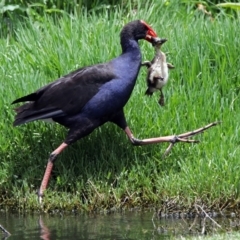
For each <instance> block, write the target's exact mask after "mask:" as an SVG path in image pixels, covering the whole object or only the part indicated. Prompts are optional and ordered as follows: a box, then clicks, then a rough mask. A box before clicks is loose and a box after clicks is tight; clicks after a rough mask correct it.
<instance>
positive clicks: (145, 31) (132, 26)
mask: <svg viewBox="0 0 240 240" xmlns="http://www.w3.org/2000/svg"><path fill="white" fill-rule="evenodd" d="M156 37H157V34H156V32H155V31H154V30H153V29H152V27H151V26H150V25H148V24H147V23H146V22H145V21H143V20H135V21H132V22H130V23H128V24H127V25H125V26H124V27H123V29H122V31H121V39H125V38H128V39H134V40H136V41H138V40H140V39H145V40H147V41H149V42H152V38H156Z"/></svg>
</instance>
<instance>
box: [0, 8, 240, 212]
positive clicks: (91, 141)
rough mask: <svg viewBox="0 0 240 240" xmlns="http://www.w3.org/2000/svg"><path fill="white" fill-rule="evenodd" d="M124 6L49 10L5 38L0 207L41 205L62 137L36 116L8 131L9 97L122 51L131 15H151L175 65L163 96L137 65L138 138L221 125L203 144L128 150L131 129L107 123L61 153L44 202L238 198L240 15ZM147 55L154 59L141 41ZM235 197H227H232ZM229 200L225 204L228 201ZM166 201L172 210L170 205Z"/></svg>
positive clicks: (133, 103)
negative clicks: (149, 89) (51, 13)
mask: <svg viewBox="0 0 240 240" xmlns="http://www.w3.org/2000/svg"><path fill="white" fill-rule="evenodd" d="M146 9H147V10H145V9H134V10H132V11H129V13H128V14H125V13H124V12H123V11H121V9H115V11H108V10H103V11H102V12H101V13H98V14H94V12H92V14H91V15H87V14H86V13H84V14H79V15H77V14H75V15H71V16H69V15H67V14H66V15H63V16H62V17H61V18H60V19H58V20H56V19H54V18H51V17H48V16H45V17H43V18H42V19H41V21H31V20H29V21H28V20H27V21H26V22H24V23H17V28H16V32H15V33H9V34H8V36H7V37H5V38H1V39H0V62H1V64H0V76H1V85H0V94H1V97H2V100H1V101H0V109H1V119H0V130H1V137H0V159H1V162H0V191H1V195H0V196H1V205H2V206H10V207H14V208H25V209H36V208H37V207H38V204H37V200H36V195H35V191H36V189H37V188H38V187H39V184H40V181H41V178H42V175H43V172H44V167H45V165H46V161H47V158H48V155H49V153H51V151H52V150H53V149H55V148H56V147H57V146H58V145H59V144H60V143H61V142H62V141H63V140H64V137H65V134H66V130H65V129H64V128H62V127H61V126H58V125H51V124H48V123H43V122H34V123H29V124H27V125H23V126H20V127H17V128H13V127H12V122H13V118H14V111H13V107H12V106H11V105H10V103H11V102H12V101H13V100H14V99H16V98H18V97H20V96H23V95H25V94H27V93H31V92H32V91H35V90H36V89H37V88H39V87H41V86H43V85H45V84H47V83H49V82H51V81H52V80H53V79H56V78H58V77H60V76H61V75H64V74H66V73H68V72H69V71H71V70H74V69H76V68H78V67H80V66H85V65H90V64H94V63H99V62H105V61H108V60H110V59H112V58H113V57H115V56H117V55H119V54H120V52H121V48H120V45H119V32H120V30H121V28H122V27H123V25H124V24H125V23H127V22H129V21H131V20H133V19H138V18H140V19H144V20H145V21H147V22H148V23H150V24H151V25H152V26H153V27H154V29H155V30H156V31H157V33H158V34H159V36H161V37H166V38H168V39H169V41H168V42H167V43H166V44H165V45H164V47H163V51H165V52H168V60H169V62H171V63H173V64H174V66H175V70H172V71H171V75H170V81H169V84H168V85H167V86H166V87H165V89H164V92H165V97H166V106H164V107H159V105H158V103H157V101H158V98H159V94H155V95H154V96H153V97H152V98H148V97H146V96H144V92H145V90H146V84H145V76H146V70H145V69H142V70H141V72H140V74H139V77H138V81H137V84H136V86H135V89H134V92H133V94H132V96H131V99H130V101H129V102H128V104H127V106H126V107H125V113H126V117H127V120H128V123H129V126H130V128H131V129H132V131H133V132H134V134H135V136H136V137H138V138H147V137H154V136H164V135H169V134H178V133H182V132H185V131H188V130H193V129H195V128H198V127H200V126H204V125H205V124H207V123H210V122H212V121H215V120H221V121H222V124H221V125H220V126H217V127H215V128H212V129H210V130H208V131H207V132H205V133H204V134H203V135H201V136H198V137H197V139H199V140H201V143H200V144H196V145H192V144H181V143H179V144H177V145H176V146H175V147H174V148H173V150H172V151H171V153H170V155H169V156H168V157H167V158H165V159H163V158H162V154H163V152H164V150H165V148H166V147H167V145H165V144H162V145H159V144H158V145H154V146H146V147H133V146H131V144H130V143H129V142H128V140H127V138H126V136H125V134H124V133H123V132H122V131H121V130H120V129H118V128H116V127H115V126H113V125H111V124H106V125H104V126H102V127H101V128H99V129H98V130H96V131H95V132H94V133H92V134H91V135H90V136H88V137H86V138H84V139H82V140H81V141H79V142H78V143H76V144H74V145H73V146H71V147H69V149H67V150H66V151H65V152H64V153H63V154H62V155H61V156H60V157H59V159H58V160H57V162H56V165H55V168H54V172H53V177H52V179H51V182H50V185H49V190H48V191H47V192H46V197H45V208H46V209H55V208H66V209H72V208H77V209H86V210H94V209H110V208H113V207H114V208H120V207H135V206H149V205H155V206H157V207H158V208H162V207H163V205H165V207H166V208H168V207H169V206H167V205H166V203H171V204H172V205H174V207H177V206H178V207H179V208H182V209H186V208H190V207H191V206H192V205H193V203H194V202H196V201H198V203H199V202H204V203H205V204H206V205H207V206H208V207H210V206H212V207H213V208H217V209H219V208H221V207H222V208H225V207H226V208H231V207H234V206H237V205H236V204H237V203H238V202H239V200H238V199H239V190H240V185H239V178H240V175H239V167H240V165H239V156H240V149H239V140H240V139H239V128H240V123H239V121H238V120H239V119H240V100H239V90H240V84H239V74H240V70H239V66H240V57H239V56H240V50H239V47H238V44H239V39H238V37H237V34H236V33H237V32H238V28H239V19H231V18H227V17H222V18H221V17H219V18H216V19H215V20H214V21H211V20H210V19H208V18H205V17H204V16H202V15H201V14H196V13H194V12H193V13H191V14H190V13H189V14H188V15H187V14H185V13H184V12H180V11H179V10H178V8H177V6H176V7H172V8H170V7H167V6H165V5H164V6H156V5H149V6H146ZM140 44H141V49H142V53H143V59H144V60H145V59H151V58H152V57H153V49H152V47H151V45H150V44H148V43H146V42H143V41H142V42H141V43H140ZM230 200H231V201H230ZM224 204H225V205H226V206H224ZM172 205H171V206H172Z"/></svg>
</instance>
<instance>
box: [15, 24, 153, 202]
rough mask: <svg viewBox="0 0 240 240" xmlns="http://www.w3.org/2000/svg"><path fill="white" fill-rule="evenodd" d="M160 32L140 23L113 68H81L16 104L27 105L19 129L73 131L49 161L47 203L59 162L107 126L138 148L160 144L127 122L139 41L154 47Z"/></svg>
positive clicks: (128, 30)
mask: <svg viewBox="0 0 240 240" xmlns="http://www.w3.org/2000/svg"><path fill="white" fill-rule="evenodd" d="M152 37H157V34H156V33H155V31H154V30H153V29H152V28H151V27H150V26H149V25H148V24H147V23H145V22H144V21H142V20H136V21H132V22H130V23H128V24H127V25H125V26H124V27H123V29H122V31H121V34H120V38H121V46H122V54H121V55H120V56H119V57H116V58H114V59H113V60H111V61H110V62H108V63H103V64H96V65H92V66H87V67H83V68H80V69H78V70H76V71H74V72H71V73H69V74H68V75H65V76H63V77H61V78H59V79H57V80H56V81H54V82H52V83H50V84H48V85H46V86H44V87H42V88H40V89H38V90H37V91H36V92H34V93H31V94H29V95H27V96H24V97H21V98H19V99H17V100H15V101H14V102H13V104H14V103H19V102H25V101H27V103H25V104H23V105H21V106H20V107H18V108H16V113H17V114H16V116H15V121H14V123H13V125H14V126H17V125H20V124H24V123H27V122H31V121H35V120H39V119H49V118H51V119H52V120H53V121H54V122H57V123H59V124H61V125H63V126H65V127H67V128H68V129H69V131H68V134H67V137H66V139H65V140H64V142H63V143H62V144H61V145H60V146H59V147H58V148H57V149H55V150H54V151H53V152H52V153H51V154H50V157H49V160H48V164H47V167H46V170H45V174H44V177H43V179H42V183H41V186H40V189H39V191H38V196H39V201H40V202H41V200H42V196H43V192H44V190H45V189H46V188H47V185H48V181H49V178H50V175H51V170H52V167H53V163H54V160H55V159H56V157H57V156H58V155H59V154H60V153H61V152H62V151H63V150H64V149H65V148H66V147H67V146H68V145H70V144H72V143H74V142H76V141H77V140H79V139H80V138H82V137H84V136H86V135H88V134H90V133H91V132H92V131H93V130H94V129H95V128H97V127H99V126H101V125H102V124H104V123H106V122H108V121H109V122H112V123H115V124H117V125H118V126H119V127H120V128H122V129H123V130H124V131H125V132H126V134H127V136H128V137H129V139H130V141H131V142H132V143H133V144H135V145H141V144H149V143H153V142H156V139H153V142H152V141H151V140H146V141H145V140H137V139H135V138H134V137H133V135H132V133H131V131H130V129H129V128H128V126H127V122H126V119H125V116H124V111H123V107H124V106H125V104H126V103H127V101H128V99H129V97H130V95H131V93H132V91H133V88H134V85H135V82H136V79H137V76H138V72H139V69H140V67H141V52H140V48H139V45H138V40H140V39H145V40H147V41H149V42H151V39H152Z"/></svg>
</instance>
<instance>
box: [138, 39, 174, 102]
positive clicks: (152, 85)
mask: <svg viewBox="0 0 240 240" xmlns="http://www.w3.org/2000/svg"><path fill="white" fill-rule="evenodd" d="M166 41H167V39H164V38H162V39H161V38H152V45H153V47H154V49H155V56H154V58H153V60H152V61H151V62H150V61H146V62H143V63H142V64H141V66H146V67H147V68H148V73H147V79H146V80H147V86H148V89H147V91H146V92H145V94H146V95H152V94H153V92H155V91H157V90H159V91H160V99H159V101H158V103H159V104H160V105H161V106H164V95H163V92H162V88H163V86H164V85H165V84H166V83H167V81H168V76H169V73H168V69H172V68H174V66H173V65H172V64H170V63H168V62H167V60H166V55H165V53H164V52H162V51H161V46H162V44H164V43H165V42H166Z"/></svg>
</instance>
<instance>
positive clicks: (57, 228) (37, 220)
mask: <svg viewBox="0 0 240 240" xmlns="http://www.w3.org/2000/svg"><path fill="white" fill-rule="evenodd" d="M153 216H154V215H153V212H124V213H111V214H106V215H104V214H98V215H87V214H68V215H64V214H53V215H49V214H41V215H37V214H34V215H31V214H9V213H0V224H1V225H2V226H3V227H4V228H5V229H6V230H8V231H9V232H10V233H11V236H10V237H9V238H8V239H9V240H14V239H18V240H20V239H45V240H50V239H51V240H53V239H54V240H55V239H68V240H72V239H116V240H117V239H128V240H131V239H153V240H154V239H169V238H171V237H173V236H184V235H185V236H186V235H189V234H191V233H194V235H196V234H199V233H201V231H202V230H203V220H202V219H198V220H197V221H195V222H194V219H188V220H187V219H157V218H156V217H154V218H153ZM152 218H153V219H154V221H153V220H152ZM193 223H194V225H193V227H192V230H191V231H189V226H191V225H192V224H193ZM213 225H214V223H213V222H212V221H210V220H209V219H208V224H206V226H204V228H205V230H206V229H209V228H210V227H209V226H212V227H214V226H213ZM215 229H217V227H216V226H215ZM2 236H3V238H2V239H6V238H4V235H2Z"/></svg>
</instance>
